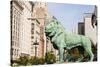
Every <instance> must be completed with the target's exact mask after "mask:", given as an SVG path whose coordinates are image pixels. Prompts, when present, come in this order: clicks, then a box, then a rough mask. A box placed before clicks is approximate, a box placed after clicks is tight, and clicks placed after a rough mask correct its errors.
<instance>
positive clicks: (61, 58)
mask: <svg viewBox="0 0 100 67" xmlns="http://www.w3.org/2000/svg"><path fill="white" fill-rule="evenodd" d="M59 52H60V56H59V57H60V58H59V59H60V63H63V62H64V60H63V54H64V48H62V47H60V48H59Z"/></svg>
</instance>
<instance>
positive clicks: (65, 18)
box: [48, 3, 94, 32]
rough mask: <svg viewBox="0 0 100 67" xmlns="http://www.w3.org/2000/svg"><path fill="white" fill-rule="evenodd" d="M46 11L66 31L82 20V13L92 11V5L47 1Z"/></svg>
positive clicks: (71, 29) (73, 28)
mask: <svg viewBox="0 0 100 67" xmlns="http://www.w3.org/2000/svg"><path fill="white" fill-rule="evenodd" d="M48 11H49V13H50V14H51V15H53V16H55V17H56V18H57V20H58V21H59V22H61V24H62V25H63V26H64V28H65V29H66V30H67V31H70V32H72V31H73V30H75V29H76V28H77V25H78V23H79V22H83V19H84V13H92V12H93V11H94V5H79V4H66V3H48Z"/></svg>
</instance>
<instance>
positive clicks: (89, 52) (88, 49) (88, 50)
mask: <svg viewBox="0 0 100 67" xmlns="http://www.w3.org/2000/svg"><path fill="white" fill-rule="evenodd" d="M85 50H86V52H87V53H88V54H89V56H90V61H93V58H94V55H93V53H92V50H91V47H86V48H85Z"/></svg>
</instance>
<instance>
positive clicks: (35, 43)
mask: <svg viewBox="0 0 100 67" xmlns="http://www.w3.org/2000/svg"><path fill="white" fill-rule="evenodd" d="M33 45H35V57H37V45H39V43H38V42H37V38H36V41H35V42H34V43H33Z"/></svg>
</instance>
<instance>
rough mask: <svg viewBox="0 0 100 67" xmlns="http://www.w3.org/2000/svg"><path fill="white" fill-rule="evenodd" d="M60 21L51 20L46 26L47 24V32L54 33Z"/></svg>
mask: <svg viewBox="0 0 100 67" xmlns="http://www.w3.org/2000/svg"><path fill="white" fill-rule="evenodd" d="M57 25H58V22H57V21H56V20H51V21H50V22H49V23H48V24H47V25H46V26H45V32H46V33H47V34H50V33H52V32H53V31H54V30H55V29H57Z"/></svg>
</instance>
